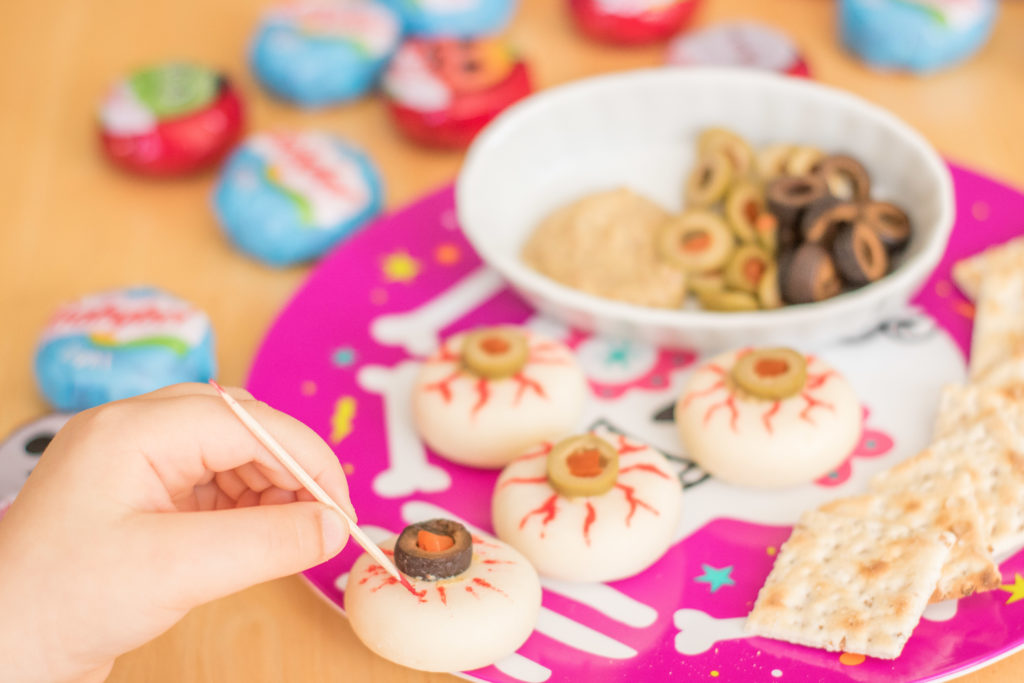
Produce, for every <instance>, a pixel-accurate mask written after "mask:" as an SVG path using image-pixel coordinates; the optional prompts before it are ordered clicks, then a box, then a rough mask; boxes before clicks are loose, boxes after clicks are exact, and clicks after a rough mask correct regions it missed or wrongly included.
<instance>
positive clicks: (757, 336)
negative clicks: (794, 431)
mask: <svg viewBox="0 0 1024 683" xmlns="http://www.w3.org/2000/svg"><path fill="white" fill-rule="evenodd" d="M711 126H724V127H726V128H729V129H732V130H734V131H736V132H738V133H739V134H741V135H743V136H744V137H746V138H747V139H748V140H749V141H750V142H751V143H752V144H755V145H761V144H767V143H771V142H795V143H803V144H810V145H816V146H818V147H821V148H822V149H824V150H826V151H829V152H846V153H849V154H852V155H853V156H855V157H857V158H858V159H859V160H860V161H861V162H862V163H863V164H864V165H865V166H866V168H867V170H868V172H869V173H870V174H871V179H872V195H873V197H875V198H876V199H886V200H891V201H894V202H895V203H897V204H899V205H900V206H901V207H903V208H904V209H905V210H906V211H907V213H908V214H909V215H910V218H911V221H912V223H913V229H914V232H913V237H912V239H911V242H910V244H909V246H908V248H907V250H906V252H905V253H904V255H903V257H902V259H901V260H900V262H899V263H898V265H897V266H896V268H895V269H894V271H893V272H892V273H890V274H889V275H887V276H886V277H884V278H882V279H881V280H879V281H878V282H875V283H872V284H870V285H868V286H866V287H862V288H861V289H858V290H855V291H852V292H848V293H846V294H842V295H840V296H837V297H835V298H832V299H829V300H827V301H823V302H820V303H814V304H804V305H799V306H787V307H785V308H782V309H778V310H774V311H754V312H746V313H718V312H712V311H699V310H666V309H655V308H645V307H642V306H635V305H632V304H627V303H622V302H616V301H610V300H606V299H602V298H599V297H596V296H593V295H590V294H585V293H583V292H579V291H576V290H574V289H571V288H569V287H566V286H564V285H561V284H559V283H557V282H555V281H553V280H550V279H548V278H547V277H545V276H543V275H541V274H539V273H537V272H535V271H533V270H532V269H530V268H528V267H527V266H526V265H525V264H523V262H522V261H521V259H520V250H521V249H522V245H523V243H524V242H525V240H526V238H527V237H528V235H529V234H530V233H531V231H532V230H533V229H534V228H535V227H536V225H537V224H538V222H539V221H540V220H541V219H542V218H544V216H546V215H547V214H548V213H549V212H551V211H552V210H554V209H555V208H557V207H559V206H561V205H563V204H566V203H568V202H570V201H572V200H575V199H577V198H579V197H582V196H583V195H586V194H587V193H591V192H595V191H599V190H605V189H611V188H615V187H620V186H628V187H630V188H632V189H634V190H636V191H638V192H640V193H642V194H644V195H646V196H648V197H649V198H651V199H653V200H655V201H657V202H659V203H660V204H661V205H662V206H664V207H665V208H667V209H669V210H671V211H679V210H681V209H682V188H683V182H684V178H685V177H686V174H687V172H688V170H689V169H690V168H691V167H692V166H693V164H694V161H695V146H696V145H695V140H696V137H697V134H698V133H699V132H700V131H701V130H702V129H704V128H707V127H711ZM456 204H457V207H458V216H459V221H460V222H461V224H462V229H463V230H464V231H465V234H466V236H467V237H468V238H469V241H470V242H471V243H472V244H473V246H474V248H476V250H477V252H478V253H479V254H480V256H481V257H482V258H483V260H484V261H486V262H487V263H488V264H490V265H491V266H492V267H494V268H495V269H496V270H497V271H498V272H500V273H501V274H502V275H503V276H504V277H505V278H506V279H507V280H508V281H509V282H510V283H511V284H512V285H513V286H514V287H515V288H516V289H517V290H518V291H519V292H520V293H521V294H522V295H523V296H524V297H526V299H527V300H529V301H530V302H531V303H532V304H533V305H534V306H536V307H537V308H538V309H540V310H541V311H544V312H546V313H549V314H551V315H553V316H556V317H558V318H561V319H562V320H564V321H566V322H568V323H570V324H572V325H575V326H577V327H580V328H583V329H587V330H595V331H598V332H602V333H606V334H611V335H615V336H625V337H631V338H636V339H642V340H645V341H651V342H654V343H657V344H664V345H679V346H692V347H696V348H698V349H702V350H714V349H721V348H727V347H734V346H741V345H744V344H751V343H757V344H787V345H800V346H808V345H818V344H821V343H826V342H831V341H835V340H838V339H841V338H843V337H847V336H850V335H855V334H859V333H863V332H865V331H867V330H869V329H871V328H872V327H874V326H875V325H877V324H878V323H879V321H880V320H882V319H883V318H885V317H886V316H887V315H890V314H892V313H894V312H896V311H898V310H899V309H901V308H902V306H903V305H904V304H905V303H906V302H907V301H908V300H909V298H910V297H911V296H912V295H913V294H914V293H915V292H916V290H917V289H918V288H919V287H920V286H921V284H922V283H923V282H924V280H925V279H926V278H927V277H928V275H929V274H930V273H931V271H932V269H933V268H934V267H935V266H936V264H938V262H939V260H940V258H941V256H942V253H943V251H944V250H945V247H946V242H947V240H948V239H949V233H950V230H951V229H952V226H953V217H954V202H953V182H952V178H951V177H950V174H949V170H948V168H947V167H946V165H945V164H944V163H943V161H942V159H940V158H939V156H938V154H936V152H935V150H934V149H932V147H931V146H930V145H929V144H928V143H927V142H926V141H925V140H924V139H923V138H922V137H921V135H919V134H918V133H917V132H915V131H914V130H913V129H911V128H910V127H909V126H907V125H906V124H905V123H903V122H902V121H900V120H899V119H897V118H896V117H895V116H893V115H892V114H890V113H888V112H886V111H884V110H882V109H880V108H879V107H876V106H874V105H872V104H869V103H868V102H866V101H864V100H862V99H861V98H859V97H857V96H855V95H852V94H849V93H846V92H842V91H840V90H836V89H834V88H830V87H827V86H824V85H820V84H818V83H814V82H811V81H806V80H802V79H795V78H789V77H784V76H777V75H774V74H770V73H764V72H760V71H748V70H736V69H719V68H685V69H684V68H663V69H650V70H643V71H633V72H626V73H618V74H612V75H608V76H600V77H597V78H591V79H587V80H583V81H578V82H575V83H570V84H568V85H564V86H561V87H558V88H554V89H551V90H547V91H544V92H541V93H539V94H537V95H534V96H532V97H530V98H528V99H526V100H523V101H522V102H520V103H519V104H517V105H515V106H513V107H512V108H510V109H509V110H508V111H506V112H505V113H503V114H502V115H501V116H500V117H498V118H497V119H496V120H495V121H494V122H492V123H491V124H490V125H489V126H488V127H487V128H486V129H485V130H484V131H483V132H482V133H481V134H480V135H479V136H478V137H477V139H476V140H475V141H474V143H473V145H472V146H471V147H470V150H469V153H468V156H467V158H466V162H465V164H464V166H463V168H462V172H461V173H460V174H459V178H458V182H457V185H456Z"/></svg>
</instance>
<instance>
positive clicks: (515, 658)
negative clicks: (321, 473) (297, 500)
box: [334, 524, 551, 683]
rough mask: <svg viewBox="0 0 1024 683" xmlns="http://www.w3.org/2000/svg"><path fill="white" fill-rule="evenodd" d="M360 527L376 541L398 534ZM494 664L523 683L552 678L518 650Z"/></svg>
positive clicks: (340, 581) (343, 584)
mask: <svg viewBox="0 0 1024 683" xmlns="http://www.w3.org/2000/svg"><path fill="white" fill-rule="evenodd" d="M359 528H361V529H362V530H363V531H364V532H366V535H367V536H369V537H370V540H371V541H373V542H374V543H381V542H382V541H384V540H385V539H388V538H391V537H392V536H395V535H397V534H396V533H395V532H394V531H391V530H389V529H385V528H384V527H380V526H374V525H373V524H360V525H359ZM348 576H349V573H348V572H345V573H344V574H342V575H341V576H339V577H338V578H337V579H335V581H334V587H335V588H337V589H338V590H340V591H341V592H345V588H347V587H348ZM494 666H495V667H496V668H497V669H498V671H501V672H502V673H503V674H505V675H506V676H510V677H512V678H515V679H517V680H520V681H523V683H544V681H546V680H548V679H549V678H551V669H549V668H547V667H546V666H541V665H540V664H538V663H537V662H535V661H533V660H532V659H527V658H526V657H523V656H522V655H521V654H519V653H517V652H513V653H512V654H510V655H509V656H507V657H505V658H504V659H500V660H498V661H497V662H495V663H494ZM472 680H476V679H472Z"/></svg>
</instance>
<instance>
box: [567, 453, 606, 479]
mask: <svg viewBox="0 0 1024 683" xmlns="http://www.w3.org/2000/svg"><path fill="white" fill-rule="evenodd" d="M603 461H604V458H602V457H601V452H600V451H598V450H597V449H596V448H588V449H586V450H582V451H576V452H575V453H570V454H569V457H567V458H566V459H565V464H566V465H568V467H569V473H570V474H572V476H574V477H585V478H592V477H596V476H598V475H600V474H601V473H602V472H604V466H605V463H604V462H603Z"/></svg>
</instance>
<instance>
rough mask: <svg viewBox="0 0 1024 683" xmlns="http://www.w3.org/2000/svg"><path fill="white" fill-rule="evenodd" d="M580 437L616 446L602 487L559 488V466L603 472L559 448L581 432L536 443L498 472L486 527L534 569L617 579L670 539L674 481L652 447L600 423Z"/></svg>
mask: <svg viewBox="0 0 1024 683" xmlns="http://www.w3.org/2000/svg"><path fill="white" fill-rule="evenodd" d="M586 438H587V439H588V440H590V439H594V438H597V439H601V440H603V441H605V442H606V443H607V444H608V445H609V446H610V447H611V448H612V449H614V451H615V452H616V453H617V455H618V457H617V458H616V459H614V460H615V461H616V462H617V467H618V470H617V473H616V475H615V479H614V482H612V483H610V485H609V486H607V487H604V486H602V487H600V488H601V489H604V490H603V492H602V493H600V494H598V495H589V496H588V495H573V496H570V495H566V493H564V492H563V491H565V490H566V489H565V487H564V478H565V474H566V473H565V472H561V471H560V470H562V469H565V468H567V469H568V472H569V473H570V474H574V475H575V477H573V478H574V479H580V478H587V477H591V478H593V479H594V480H595V482H596V481H597V480H599V479H601V478H602V474H603V472H598V471H597V468H596V466H595V463H594V459H593V458H590V459H587V458H585V457H582V458H578V459H577V462H576V463H574V462H573V458H572V455H573V454H572V453H568V454H566V453H562V451H563V450H564V448H565V443H569V442H571V440H580V441H582V439H581V437H571V439H567V440H566V441H565V442H563V443H561V444H554V443H551V442H546V443H542V444H540V445H539V446H537V447H535V448H533V449H532V450H531V451H528V452H526V453H525V454H523V455H522V456H520V457H519V458H518V459H516V460H515V461H513V462H512V463H510V464H509V465H508V467H506V468H505V470H504V471H503V472H502V473H501V476H499V477H498V481H497V483H496V484H495V489H494V498H493V502H492V506H491V515H492V522H493V524H494V530H495V533H497V534H498V537H499V538H500V539H502V540H503V541H505V542H507V543H509V544H510V545H512V546H513V547H515V548H516V549H517V550H519V551H520V552H522V553H523V555H525V556H526V557H527V558H528V559H529V560H530V562H532V563H533V566H535V567H536V568H537V571H538V572H539V573H540V574H541V576H547V577H550V578H553V579H563V580H567V581H614V580H617V579H624V578H626V577H628V576H633V575H634V574H638V573H640V572H642V571H643V570H644V569H647V567H649V566H651V565H652V564H654V563H655V562H657V561H658V560H659V559H660V558H661V556H662V555H664V554H665V551H666V550H668V548H669V547H670V546H671V544H672V539H673V536H674V535H675V530H676V527H677V525H678V524H679V519H680V516H681V514H682V504H683V503H682V493H683V491H682V486H681V484H680V483H679V479H678V478H677V476H676V474H675V472H674V471H673V469H672V468H671V466H670V464H669V462H668V460H667V459H666V458H665V456H663V455H662V454H661V453H659V452H657V451H656V450H654V449H653V448H650V447H649V446H647V445H645V444H642V443H639V442H636V441H633V440H632V439H626V438H625V437H623V436H622V435H619V434H614V433H612V432H609V431H607V430H598V431H595V432H593V433H591V434H589V435H587V437H586ZM580 449H581V450H580V451H579V453H580V454H581V455H584V456H585V455H587V454H589V453H591V452H592V451H593V450H594V448H593V446H592V445H590V444H589V443H587V442H583V443H582V445H581V446H580ZM558 455H563V456H566V457H564V460H560V461H559V462H558V463H549V461H550V456H558ZM613 464H614V463H611V462H609V463H608V466H611V465H613ZM549 465H550V466H549ZM555 465H557V466H555ZM552 475H553V476H552ZM570 490H571V489H570ZM576 490H580V489H576Z"/></svg>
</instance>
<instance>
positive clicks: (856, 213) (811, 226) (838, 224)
mask: <svg viewBox="0 0 1024 683" xmlns="http://www.w3.org/2000/svg"><path fill="white" fill-rule="evenodd" d="M820 204H821V205H823V206H826V207H827V208H824V209H821V210H814V211H812V210H808V211H807V213H806V215H805V216H804V222H803V236H804V241H805V242H811V243H814V244H820V245H821V246H823V247H825V248H826V249H831V248H832V242H833V241H834V240H835V238H836V234H837V233H838V232H839V231H840V230H841V229H842V228H844V227H848V226H851V225H853V224H854V223H856V222H857V220H858V218H860V207H859V206H857V205H856V204H852V203H849V202H842V203H838V204H832V205H831V206H828V204H829V200H827V199H825V200H822V201H821V203H820Z"/></svg>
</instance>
